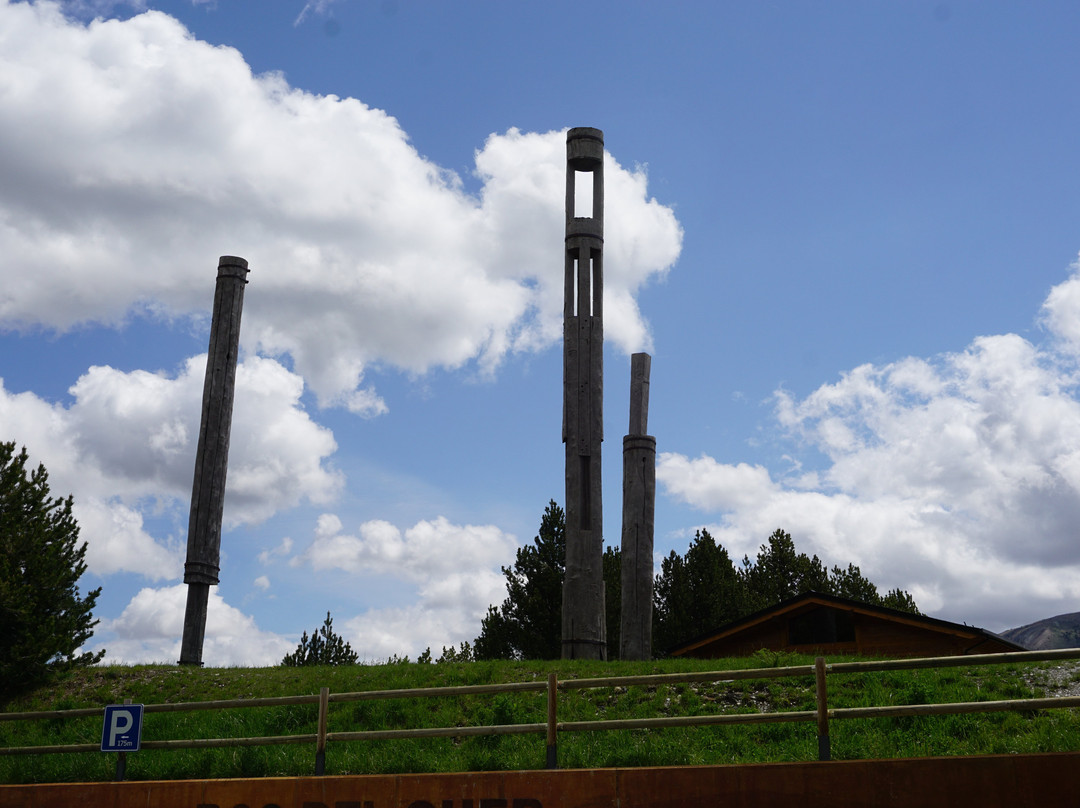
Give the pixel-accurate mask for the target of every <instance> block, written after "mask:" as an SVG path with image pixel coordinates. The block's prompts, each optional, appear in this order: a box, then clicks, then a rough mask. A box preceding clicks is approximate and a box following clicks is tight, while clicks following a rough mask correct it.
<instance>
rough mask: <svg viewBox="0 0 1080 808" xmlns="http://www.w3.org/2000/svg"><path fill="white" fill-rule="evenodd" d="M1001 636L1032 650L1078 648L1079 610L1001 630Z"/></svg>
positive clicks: (1079, 637) (1079, 639)
mask: <svg viewBox="0 0 1080 808" xmlns="http://www.w3.org/2000/svg"><path fill="white" fill-rule="evenodd" d="M1001 636H1002V637H1004V638H1005V639H1006V640H1011V641H1012V642H1014V643H1016V644H1017V645H1022V646H1024V647H1025V648H1030V649H1031V650H1032V651H1046V650H1049V649H1051V648H1080V612H1073V613H1072V614H1059V615H1058V616H1057V617H1048V618H1046V619H1045V620H1039V621H1038V622H1036V623H1030V624H1028V625H1026V626H1020V628H1010V629H1009V630H1008V631H1003V632H1001Z"/></svg>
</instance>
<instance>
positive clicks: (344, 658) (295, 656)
mask: <svg viewBox="0 0 1080 808" xmlns="http://www.w3.org/2000/svg"><path fill="white" fill-rule="evenodd" d="M356 659H357V657H356V652H355V651H354V650H353V649H352V646H350V645H349V644H348V643H347V642H345V640H343V639H342V638H341V637H339V636H338V635H337V634H335V633H334V621H333V620H332V619H331V617H330V612H327V613H326V620H325V621H323V624H322V627H321V628H318V629H316V630H315V631H313V632H312V633H311V637H308V633H307V632H306V631H305V632H304V633H303V635H302V636H301V637H300V644H299V645H298V646H296V650H295V651H293V652H292V653H291V654H286V655H285V657H284V659H282V660H281V664H282V665H283V666H284V667H286V668H301V667H305V666H307V665H355V664H356Z"/></svg>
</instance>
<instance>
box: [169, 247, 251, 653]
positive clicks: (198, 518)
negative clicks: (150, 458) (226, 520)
mask: <svg viewBox="0 0 1080 808" xmlns="http://www.w3.org/2000/svg"><path fill="white" fill-rule="evenodd" d="M247 274H248V264H247V261H245V260H244V259H243V258H236V257H234V256H231V255H223V256H222V257H221V259H220V260H219V261H218V275H217V286H216V288H215V290H214V315H213V319H212V320H211V322H210V350H209V352H208V354H207V357H206V377H205V380H204V381H203V400H202V421H201V423H200V426H199V447H198V449H197V451H196V454H195V479H194V482H193V483H192V487H191V513H190V516H189V517H188V548H187V563H186V564H185V565H184V583H186V584H187V585H188V596H187V608H186V610H185V612H184V637H183V640H182V641H181V645H180V664H181V665H202V652H203V638H204V636H205V634H206V604H207V600H208V599H209V597H210V587H211V586H214V585H216V584H217V582H218V571H219V567H218V562H219V560H220V557H221V516H222V513H223V511H224V508H225V473H226V471H227V470H228V465H229V431H230V429H231V427H232V409H233V389H234V387H235V386H236V359H237V353H238V351H239V348H240V314H241V312H242V311H243V308H244V286H245V285H246V284H247Z"/></svg>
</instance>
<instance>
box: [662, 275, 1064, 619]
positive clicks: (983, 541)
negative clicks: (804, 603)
mask: <svg viewBox="0 0 1080 808" xmlns="http://www.w3.org/2000/svg"><path fill="white" fill-rule="evenodd" d="M1076 285H1077V279H1076V276H1074V277H1073V278H1070V279H1069V280H1067V281H1066V282H1064V283H1063V284H1061V285H1060V286H1059V287H1056V288H1055V289H1054V290H1053V291H1052V292H1051V293H1050V295H1049V296H1048V298H1047V302H1046V304H1045V306H1044V318H1045V319H1044V321H1045V322H1046V323H1047V326H1048V328H1049V329H1050V331H1051V336H1052V337H1053V338H1054V339H1055V340H1056V343H1055V345H1056V348H1057V349H1061V350H1060V351H1059V350H1056V349H1055V347H1054V346H1051V347H1039V346H1036V345H1033V344H1032V343H1030V342H1028V341H1027V340H1024V339H1023V338H1021V337H1019V336H1017V335H1015V334H1006V335H1000V336H988V337H980V338H978V339H976V340H974V341H973V342H972V344H971V345H970V346H969V347H968V348H967V349H966V350H965V351H963V352H960V353H956V354H947V355H944V356H940V357H937V358H935V359H933V360H923V359H916V358H908V359H905V360H902V361H899V362H895V363H892V364H887V365H883V366H875V365H863V366H860V367H858V368H855V369H854V370H852V371H850V372H849V373H845V374H844V375H843V376H842V378H841V379H840V380H839V381H837V382H836V383H834V384H827V385H823V386H822V387H820V388H818V389H817V390H815V391H814V392H813V393H811V394H810V395H808V396H806V397H805V398H804V399H802V400H798V399H796V398H795V397H793V396H792V395H790V394H789V393H786V392H784V391H780V392H779V393H778V394H777V419H778V421H779V423H780V425H781V426H782V427H783V428H785V429H786V430H788V433H789V435H790V436H791V437H792V438H793V439H795V440H796V441H798V442H799V443H800V444H801V445H803V446H808V447H810V448H811V449H813V450H816V451H818V452H820V453H822V455H824V456H825V458H826V459H827V460H826V464H825V467H824V468H823V469H821V470H820V471H819V472H817V473H813V474H808V475H804V476H802V477H799V478H794V479H791V480H786V479H773V478H772V476H771V475H770V474H769V472H768V471H767V470H766V469H763V468H761V467H750V466H747V465H745V464H739V465H730V464H724V463H721V462H719V461H717V460H715V459H713V458H710V457H700V458H697V459H695V460H691V459H689V458H687V457H685V456H682V455H678V454H670V453H669V454H664V455H661V457H660V459H659V462H658V468H657V477H658V479H659V480H660V481H661V482H662V484H663V485H664V488H665V490H666V491H667V493H668V494H669V495H671V496H673V497H675V498H676V499H679V500H681V501H684V502H686V503H688V504H690V505H693V506H694V507H697V508H699V509H701V510H703V511H705V512H708V513H714V514H717V515H719V516H720V522H719V524H717V525H715V531H716V536H717V538H718V539H719V540H721V541H722V542H724V544H725V546H727V547H728V548H729V550H731V551H732V554H733V555H741V554H743V553H749V554H750V555H753V554H754V552H755V551H756V548H757V546H758V545H759V544H761V543H762V542H763V541H764V539H765V537H767V536H768V534H769V533H771V532H772V531H773V530H774V529H776V528H777V527H782V528H784V529H786V530H788V531H789V532H791V533H792V534H793V536H794V537H795V538H796V541H797V543H798V544H799V545H800V546H802V547H803V548H804V549H805V550H806V551H810V552H816V553H818V554H819V555H820V556H821V557H822V559H823V560H824V561H826V562H827V563H840V564H846V563H847V562H849V561H852V562H854V563H856V564H859V565H860V566H861V567H862V568H863V571H864V572H865V573H867V574H868V576H869V577H870V578H871V579H872V580H874V581H875V582H877V583H878V584H879V585H883V586H886V587H893V586H901V587H903V588H906V589H909V590H910V591H912V593H913V594H914V595H915V596H916V600H917V602H919V603H920V605H921V606H922V607H923V608H924V609H927V610H930V611H932V612H935V613H938V614H940V615H941V616H943V617H946V618H950V619H956V620H967V621H968V622H974V621H975V620H982V621H984V622H985V623H986V624H987V625H986V627H988V628H992V629H1002V628H1008V627H1010V626H1014V625H1020V624H1022V623H1025V622H1028V621H1030V620H1034V619H1039V618H1042V617H1046V616H1049V615H1050V614H1054V613H1059V612H1065V611H1075V610H1076V608H1077V600H1078V599H1080V544H1078V543H1077V542H1076V538H1075V537H1076V525H1077V524H1078V523H1080V401H1078V400H1077V397H1076V389H1075V386H1074V383H1075V382H1074V378H1075V377H1074V370H1075V367H1076V365H1075V360H1076V354H1075V353H1072V352H1073V351H1075V350H1076V348H1077V346H1080V342H1074V341H1073V340H1074V333H1073V332H1074V326H1073V325H1072V324H1073V323H1075V322H1076V321H1077V320H1080V316H1078V315H1080V295H1076V294H1074V292H1075V288H1076ZM1077 333H1080V332H1077ZM794 454H798V452H795V453H794Z"/></svg>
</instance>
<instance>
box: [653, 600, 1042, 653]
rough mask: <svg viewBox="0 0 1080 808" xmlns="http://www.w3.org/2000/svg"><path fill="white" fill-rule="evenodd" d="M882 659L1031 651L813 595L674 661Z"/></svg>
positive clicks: (977, 631)
mask: <svg viewBox="0 0 1080 808" xmlns="http://www.w3.org/2000/svg"><path fill="white" fill-rule="evenodd" d="M763 648H764V649H768V650H770V651H791V652H795V653H804V654H818V653H821V654H859V655H864V656H882V657H932V656H959V655H962V654H994V653H1005V652H1011V651H1024V650H1027V649H1025V648H1023V647H1022V646H1019V645H1017V644H1015V643H1012V642H1009V641H1008V640H1006V639H1004V638H1003V637H999V636H997V635H996V634H991V633H990V632H988V631H984V630H983V629H981V628H975V627H974V626H968V625H962V624H959V623H950V622H948V621H946V620H937V619H935V618H933V617H926V616H925V615H919V614H911V613H909V612H900V611H896V610H895V609H886V608H884V607H882V606H871V605H869V604H867V603H861V602H859V601H855V600H848V599H847V598H840V597H836V596H834V595H822V594H820V593H817V592H808V593H807V594H804V595H799V596H798V597H794V598H791V599H789V600H786V601H784V602H783V603H780V604H778V605H777V606H773V607H771V608H768V609H763V610H762V611H760V612H757V613H755V614H752V615H750V616H748V617H744V618H742V619H741V620H736V621H735V622H734V623H729V624H728V625H726V626H724V627H722V628H720V629H717V630H716V631H713V632H711V633H709V634H706V635H704V636H701V637H699V638H697V639H695V640H691V641H690V642H688V643H685V644H683V645H681V646H679V647H678V648H675V649H674V650H673V651H672V652H671V655H672V656H687V657H701V658H707V659H708V658H720V657H732V656H747V655H749V654H752V653H754V652H755V651H758V650H760V649H763Z"/></svg>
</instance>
